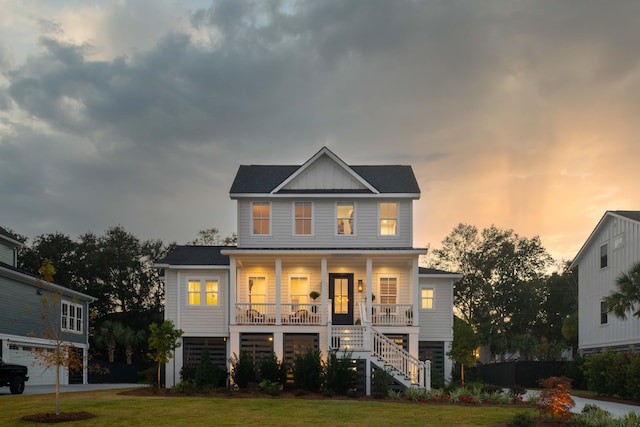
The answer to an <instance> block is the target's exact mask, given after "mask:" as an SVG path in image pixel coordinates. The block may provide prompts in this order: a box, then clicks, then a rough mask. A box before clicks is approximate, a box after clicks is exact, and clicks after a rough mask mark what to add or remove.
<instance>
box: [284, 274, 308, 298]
mask: <svg viewBox="0 0 640 427" xmlns="http://www.w3.org/2000/svg"><path fill="white" fill-rule="evenodd" d="M302 278H304V279H306V280H307V291H306V294H304V296H305V297H306V298H307V301H306V302H298V303H295V302H293V300H292V299H291V297H292V296H293V295H294V294H293V293H292V292H291V291H292V289H293V286H292V285H291V281H292V280H293V279H302ZM309 293H311V279H310V278H309V274H307V273H302V274H295V273H292V274H289V304H313V301H312V300H311V298H310V297H309ZM295 295H303V294H295Z"/></svg>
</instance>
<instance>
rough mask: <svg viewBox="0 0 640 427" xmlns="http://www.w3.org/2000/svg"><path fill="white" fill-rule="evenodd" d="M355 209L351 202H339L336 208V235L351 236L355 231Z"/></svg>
mask: <svg viewBox="0 0 640 427" xmlns="http://www.w3.org/2000/svg"><path fill="white" fill-rule="evenodd" d="M355 209H356V205H355V204H354V203H353V202H340V203H338V204H337V206H336V220H337V230H336V232H337V234H338V235H340V236H342V235H353V234H355V233H354V230H355V225H356V223H355V218H354V214H355Z"/></svg>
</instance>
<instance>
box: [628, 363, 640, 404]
mask: <svg viewBox="0 0 640 427" xmlns="http://www.w3.org/2000/svg"><path fill="white" fill-rule="evenodd" d="M625 380H626V382H625V395H626V396H627V397H628V398H629V399H633V400H640V355H638V354H633V355H631V356H630V357H629V363H628V364H627V367H626V372H625Z"/></svg>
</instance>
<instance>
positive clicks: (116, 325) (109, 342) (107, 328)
mask: <svg viewBox="0 0 640 427" xmlns="http://www.w3.org/2000/svg"><path fill="white" fill-rule="evenodd" d="M124 333H125V327H124V325H123V324H122V323H120V322H114V321H111V320H105V321H104V322H102V325H100V328H99V329H98V334H97V335H96V346H98V347H102V348H106V349H107V352H108V353H109V362H113V361H114V359H115V353H116V347H117V345H118V344H120V343H121V342H122V336H123V334H124Z"/></svg>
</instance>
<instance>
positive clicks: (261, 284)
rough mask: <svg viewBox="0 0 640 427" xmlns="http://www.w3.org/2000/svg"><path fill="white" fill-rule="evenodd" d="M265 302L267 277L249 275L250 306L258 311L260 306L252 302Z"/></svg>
mask: <svg viewBox="0 0 640 427" xmlns="http://www.w3.org/2000/svg"><path fill="white" fill-rule="evenodd" d="M266 302H267V278H266V277H249V303H251V304H252V305H251V308H253V309H254V310H258V311H260V310H261V308H262V307H260V306H255V307H254V306H253V304H264V303H266Z"/></svg>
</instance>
